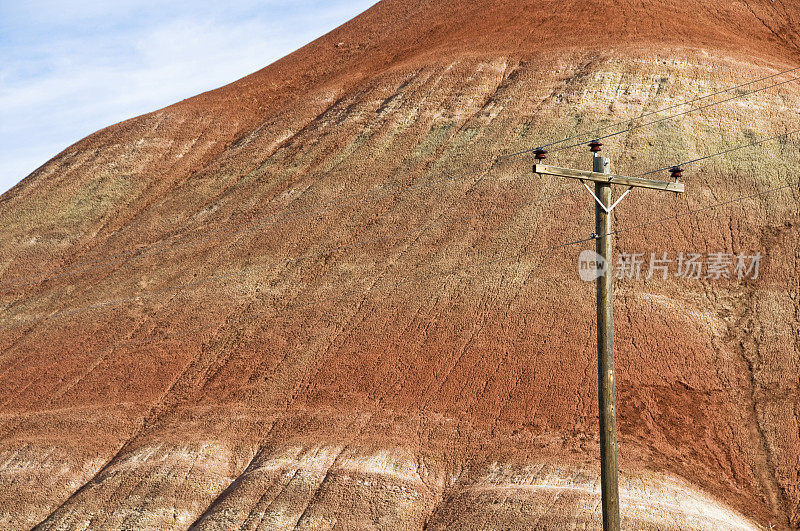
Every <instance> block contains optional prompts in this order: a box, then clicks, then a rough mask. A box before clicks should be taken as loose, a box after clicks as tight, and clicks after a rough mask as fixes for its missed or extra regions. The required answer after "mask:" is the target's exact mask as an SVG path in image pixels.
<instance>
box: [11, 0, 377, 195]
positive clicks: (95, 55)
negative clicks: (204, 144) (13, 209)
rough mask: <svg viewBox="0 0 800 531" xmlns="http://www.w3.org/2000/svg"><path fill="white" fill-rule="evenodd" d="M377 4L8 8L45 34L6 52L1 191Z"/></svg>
mask: <svg viewBox="0 0 800 531" xmlns="http://www.w3.org/2000/svg"><path fill="white" fill-rule="evenodd" d="M373 3H374V1H370V0H360V1H358V2H353V1H350V2H344V1H341V0H336V1H328V2H326V3H325V5H324V6H322V7H320V4H319V3H318V2H316V1H295V2H290V1H288V0H283V1H279V0H273V1H267V2H264V1H262V2H256V1H248V0H244V1H241V2H239V3H237V4H235V9H234V8H231V9H226V8H225V6H224V5H221V4H214V3H211V2H206V3H204V2H192V3H189V2H184V1H182V0H181V1H178V2H173V3H170V4H169V6H170V9H169V12H170V13H171V15H170V16H165V15H163V14H162V13H161V11H160V5H161V3H159V2H155V1H153V0H137V1H129V2H127V3H124V4H123V3H119V2H107V1H102V2H101V1H86V0H84V1H83V2H78V3H77V4H80V9H77V8H76V5H75V4H76V2H57V1H50V0H38V1H33V2H24V3H23V2H20V3H15V4H14V6H15V7H13V8H9V6H8V5H6V6H5V7H0V16H5V17H6V20H9V18H8V17H9V16H10V17H12V18H13V17H17V19H18V20H23V21H26V22H25V23H27V24H28V25H30V27H32V28H38V31H40V34H38V35H34V37H35V38H30V37H29V35H28V32H24V31H19V38H18V41H19V42H18V43H17V44H12V46H9V45H4V43H3V42H2V41H0V53H2V54H4V55H7V56H8V57H9V60H7V61H3V62H1V63H0V191H4V190H7V189H8V188H10V187H11V186H13V185H14V184H15V183H16V182H17V181H18V180H20V179H21V178H22V177H24V176H25V175H27V174H29V173H30V172H32V171H33V170H34V169H36V167H38V166H39V165H41V164H43V163H44V162H46V161H47V160H48V159H49V158H50V157H52V156H54V155H55V154H57V153H58V152H59V151H60V150H62V149H64V148H66V147H67V146H68V145H69V144H71V143H73V142H75V141H77V140H79V139H80V138H83V137H84V136H86V135H88V134H90V133H92V132H94V131H96V130H98V129H100V128H102V127H104V126H107V125H110V124H112V123H116V122H119V121H122V120H124V119H127V118H131V117H133V116H137V115H139V114H143V113H146V112H149V111H153V110H156V109H158V108H161V107H164V106H166V105H169V104H171V103H174V102H176V101H179V100H181V99H184V98H187V97H190V96H193V95H195V94H198V93H200V92H204V91H206V90H211V89H213V88H216V87H219V86H221V85H224V84H227V83H230V82H232V81H234V80H236V79H238V78H240V77H243V76H245V75H247V74H250V73H252V72H254V71H256V70H259V69H261V68H263V67H264V66H266V65H268V64H269V63H271V62H273V61H275V60H277V59H279V58H280V57H282V56H284V55H286V54H287V53H289V52H291V51H293V50H295V49H297V48H299V47H300V46H302V45H303V44H305V43H307V42H310V41H311V40H313V39H314V38H316V37H317V36H320V35H322V34H323V33H325V32H327V31H329V30H331V29H333V28H334V27H335V26H336V25H338V24H341V23H343V22H344V21H346V20H347V19H349V18H351V17H352V16H354V15H356V14H357V13H359V12H361V11H363V10H364V9H366V8H368V7H369V6H370V5H372V4H373ZM70 5H71V6H72V9H70V8H68V6H70ZM152 11H155V13H154V12H152ZM254 13H255V15H254ZM133 14H135V15H136V17H135V18H134V19H133V20H130V21H126V19H125V17H131V16H133ZM7 24H8V22H5V23H1V22H0V32H2V31H4V27H6V26H7ZM98 27H100V29H97V28H98ZM48 28H50V31H51V34H48V33H47V31H48ZM65 28H66V29H65ZM23 29H24V28H21V30H23ZM82 29H84V31H82Z"/></svg>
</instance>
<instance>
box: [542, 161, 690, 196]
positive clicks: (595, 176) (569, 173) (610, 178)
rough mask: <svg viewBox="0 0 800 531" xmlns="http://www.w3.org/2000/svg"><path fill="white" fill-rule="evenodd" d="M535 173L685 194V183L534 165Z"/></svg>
mask: <svg viewBox="0 0 800 531" xmlns="http://www.w3.org/2000/svg"><path fill="white" fill-rule="evenodd" d="M533 173H539V174H542V175H555V176H556V177H567V178H569V179H578V180H580V181H595V182H598V183H606V184H619V185H622V186H633V187H638V188H650V189H653V190H663V191H666V192H675V193H683V183H671V182H668V181H654V180H652V179H642V178H640V177H624V176H622V175H612V174H610V173H599V172H594V171H584V170H573V169H571V168H558V167H556V166H547V165H545V164H534V166H533Z"/></svg>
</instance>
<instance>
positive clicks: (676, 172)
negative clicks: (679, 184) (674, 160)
mask: <svg viewBox="0 0 800 531" xmlns="http://www.w3.org/2000/svg"><path fill="white" fill-rule="evenodd" d="M669 173H670V174H671V175H672V178H673V179H675V180H676V181H677V180H678V179H680V178H681V177H683V169H682V168H681V167H680V166H673V167H671V168H670V169H669Z"/></svg>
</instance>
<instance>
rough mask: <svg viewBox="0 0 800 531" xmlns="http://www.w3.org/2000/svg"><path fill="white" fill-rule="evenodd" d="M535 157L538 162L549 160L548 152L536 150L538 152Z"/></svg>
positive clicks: (534, 154) (534, 153)
mask: <svg viewBox="0 0 800 531" xmlns="http://www.w3.org/2000/svg"><path fill="white" fill-rule="evenodd" d="M533 156H534V157H536V160H544V159H546V158H547V150H546V149H542V148H536V150H535V151H534V152H533Z"/></svg>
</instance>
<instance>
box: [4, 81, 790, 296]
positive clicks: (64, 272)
mask: <svg viewBox="0 0 800 531" xmlns="http://www.w3.org/2000/svg"><path fill="white" fill-rule="evenodd" d="M796 70H800V67H796V68H791V69H788V70H784V71H782V72H778V73H776V74H772V75H769V76H766V77H762V78H759V79H756V80H753V81H750V82H747V83H743V84H740V85H736V86H734V87H730V88H727V89H723V90H720V91H716V92H713V93H710V94H707V95H704V96H698V97H696V98H694V99H692V100H688V101H686V102H681V103H677V104H673V105H671V106H668V107H665V108H662V109H658V110H654V111H650V112H648V113H645V114H644V115H641V116H639V117H637V118H634V119H629V120H624V121H621V122H617V123H615V124H611V125H608V126H604V127H602V128H600V129H599V130H595V131H601V130H608V129H611V128H613V127H616V126H619V125H624V124H627V123H631V122H633V121H635V120H640V119H641V118H642V117H646V116H651V115H654V114H658V113H660V112H664V111H667V110H671V109H674V108H677V107H681V106H684V105H689V104H691V103H694V102H697V101H700V100H703V99H707V98H710V97H713V96H715V95H719V94H724V93H726V92H730V91H733V90H736V89H739V88H742V87H745V86H749V85H753V84H755V83H758V82H760V81H765V80H767V79H772V78H775V77H778V76H780V75H784V74H787V73H790V72H794V71H796ZM798 79H800V77H796V78H792V79H789V80H785V81H782V82H779V83H775V84H772V85H769V86H767V87H762V88H759V89H756V90H753V91H750V92H745V93H743V94H737V95H735V96H733V97H731V98H727V99H724V100H721V101H718V102H713V103H710V104H707V105H704V106H701V107H696V108H693V109H689V110H688V111H685V112H681V113H678V114H674V115H670V116H666V117H663V118H660V119H659V120H654V121H651V122H647V123H644V124H638V125H636V126H633V127H629V128H626V129H623V130H621V131H617V132H614V133H611V134H608V135H605V136H601V137H599V139H605V138H609V137H612V136H616V135H619V134H623V133H625V132H628V131H631V130H633V129H638V128H642V127H647V126H649V125H653V124H656V123H660V122H663V121H665V120H670V119H673V118H677V117H680V116H684V115H686V114H689V113H692V112H696V111H699V110H702V109H706V108H709V107H712V106H714V105H719V104H721V103H725V102H728V101H732V100H734V99H737V98H741V97H744V96H747V95H750V94H753V93H756V92H760V91H763V90H767V89H770V88H773V87H776V86H779V85H783V84H786V83H789V82H791V81H795V80H798ZM589 133H590V132H584V133H579V134H577V135H573V136H571V137H568V138H565V139H562V140H559V141H556V142H551V143H549V144H545V145H544V146H541V147H549V146H553V145H557V144H560V143H564V142H567V141H569V140H573V139H575V138H579V137H580V136H588V135H589ZM584 144H585V142H580V143H576V144H573V145H570V146H566V147H563V148H559V149H556V150H552V151H551V153H556V152H560V151H564V150H567V149H572V148H575V147H579V146H583V145H584ZM535 149H538V148H534V149H526V150H523V151H517V152H514V153H509V154H504V155H499V156H497V157H496V158H495V159H493V160H491V161H481V162H477V163H473V164H470V165H467V166H466V168H467V169H468V172H466V173H465V171H464V169H463V168H462V169H460V170H453V171H449V172H442V173H440V174H437V175H436V176H431V177H429V178H424V179H422V182H416V183H413V184H411V185H407V186H402V182H399V181H398V182H394V183H388V185H387V184H386V183H384V184H382V185H381V186H380V188H379V190H378V191H377V192H376V191H375V190H368V191H365V192H363V193H361V194H356V195H355V196H351V197H349V198H346V199H344V200H342V201H340V202H331V203H328V204H325V205H321V206H316V207H308V208H299V209H287V210H284V211H282V212H278V213H274V214H270V215H269V216H264V217H261V218H257V219H255V220H249V221H246V222H243V223H241V225H242V226H241V227H240V228H238V229H234V228H228V227H221V228H219V229H215V230H212V231H208V232H206V233H201V234H198V235H194V236H192V235H186V236H183V237H179V238H178V239H177V240H176V241H173V242H168V241H166V240H167V238H169V236H167V237H166V238H164V239H161V240H158V241H156V242H153V243H151V244H149V245H146V246H144V247H140V248H137V249H131V250H128V251H122V252H120V253H115V254H113V255H110V256H106V257H99V258H97V259H94V260H89V261H84V262H79V263H75V264H70V265H69V266H67V267H62V268H56V269H52V270H50V271H47V272H44V273H37V274H34V275H28V276H25V277H17V278H14V279H10V280H7V281H6V282H4V283H2V284H0V290H2V291H9V290H14V289H18V288H22V287H27V286H29V285H33V284H40V283H42V282H45V281H47V280H52V279H55V278H60V277H63V276H68V275H74V274H81V273H84V272H86V271H90V270H93V269H96V268H99V267H104V266H106V265H109V264H113V263H115V262H118V261H120V260H125V259H126V258H129V259H131V260H133V259H136V258H139V257H142V256H148V255H150V254H152V253H153V252H154V251H155V252H156V254H158V253H160V252H164V251H162V250H160V249H161V248H162V247H165V248H169V249H173V248H176V247H183V246H188V245H198V244H200V243H203V242H205V241H208V240H209V239H212V237H213V236H214V235H217V234H219V235H220V236H219V238H224V237H231V236H236V235H238V234H241V233H244V232H248V231H252V230H256V229H257V228H262V227H263V226H268V225H271V224H277V223H281V222H283V220H284V219H285V218H290V217H291V216H293V215H294V214H298V215H301V216H306V215H313V214H316V213H321V212H325V211H326V210H329V209H335V208H347V207H348V206H354V205H358V204H362V203H365V202H368V201H372V200H378V199H381V198H383V197H386V196H388V195H392V194H400V193H405V192H407V191H410V190H414V189H417V188H423V187H426V186H432V185H434V184H436V183H438V182H442V181H446V180H449V179H452V178H453V176H455V175H460V176H461V177H466V176H469V175H472V174H474V173H475V171H483V170H485V169H486V168H487V167H489V168H490V167H491V166H493V165H494V164H496V163H497V162H499V161H501V160H506V159H509V158H513V157H517V156H520V155H524V154H527V153H531V152H534V151H535ZM690 162H693V161H690ZM688 163H689V162H687V164H688ZM472 169H474V170H475V171H472ZM665 169H666V168H665ZM656 171H663V169H661V170H654V171H652V172H649V173H655V172H656ZM384 188H385V189H386V191H385V192H384V193H380V191H381V190H383V189H384ZM393 188H397V190H393ZM361 198H363V199H361ZM237 225H239V224H234V227H235V226H237Z"/></svg>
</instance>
